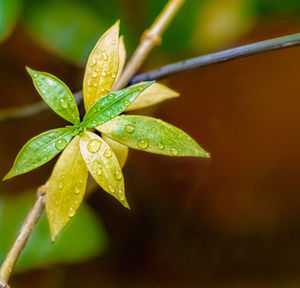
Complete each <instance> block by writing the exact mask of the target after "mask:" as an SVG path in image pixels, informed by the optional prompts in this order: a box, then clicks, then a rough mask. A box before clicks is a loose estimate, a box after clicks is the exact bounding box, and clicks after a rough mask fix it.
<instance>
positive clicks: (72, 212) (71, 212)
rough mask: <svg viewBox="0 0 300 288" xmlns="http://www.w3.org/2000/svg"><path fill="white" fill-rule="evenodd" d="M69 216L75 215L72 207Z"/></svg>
mask: <svg viewBox="0 0 300 288" xmlns="http://www.w3.org/2000/svg"><path fill="white" fill-rule="evenodd" d="M68 215H69V217H73V216H74V215H75V210H74V209H73V208H72V207H71V208H70V210H69V213H68Z"/></svg>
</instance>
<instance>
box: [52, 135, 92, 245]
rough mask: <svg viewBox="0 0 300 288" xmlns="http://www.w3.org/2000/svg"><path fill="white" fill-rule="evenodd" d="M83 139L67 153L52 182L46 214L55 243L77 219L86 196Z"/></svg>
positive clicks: (64, 153) (59, 160)
mask: <svg viewBox="0 0 300 288" xmlns="http://www.w3.org/2000/svg"><path fill="white" fill-rule="evenodd" d="M79 138H80V137H79V136H76V137H75V138H74V139H73V140H72V141H71V143H70V144H69V145H68V147H67V148H66V149H65V150H64V151H63V153H62V155H61V156H60V157H59V159H58V161H57V163H56V165H55V167H54V169H53V172H52V175H51V177H50V179H49V184H48V188H47V194H46V211H47V216H48V221H49V225H50V232H51V239H52V241H54V240H55V238H56V236H57V235H58V234H59V232H60V231H61V230H62V229H63V228H64V227H65V225H66V224H67V223H68V222H69V221H70V220H71V218H72V217H73V216H74V215H75V213H76V211H77V209H78V208H79V205H80V204H81V202H82V199H83V196H84V194H85V188H86V183H87V177H88V170H87V168H86V166H85V163H84V161H83V159H82V156H81V153H80V148H79Z"/></svg>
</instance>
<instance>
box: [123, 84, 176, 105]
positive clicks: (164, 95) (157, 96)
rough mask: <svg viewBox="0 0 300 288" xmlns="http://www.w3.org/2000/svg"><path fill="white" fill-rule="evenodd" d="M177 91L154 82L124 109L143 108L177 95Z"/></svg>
mask: <svg viewBox="0 0 300 288" xmlns="http://www.w3.org/2000/svg"><path fill="white" fill-rule="evenodd" d="M178 96H179V93H177V92H176V91H174V90H172V89H170V88H168V87H167V86H165V85H163V84H159V83H154V84H153V85H151V86H150V87H149V88H148V89H147V90H146V91H144V92H143V93H142V94H141V95H140V96H139V97H138V98H136V99H135V100H134V101H133V103H132V104H131V105H130V106H129V107H128V108H127V109H126V111H131V110H136V109H141V108H145V107H148V106H151V105H154V104H157V103H159V102H162V101H165V100H167V99H170V98H175V97H178Z"/></svg>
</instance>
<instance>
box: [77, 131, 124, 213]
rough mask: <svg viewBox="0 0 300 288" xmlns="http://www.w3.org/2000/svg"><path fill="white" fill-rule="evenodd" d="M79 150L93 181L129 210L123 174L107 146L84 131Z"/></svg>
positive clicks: (95, 136)
mask: <svg viewBox="0 0 300 288" xmlns="http://www.w3.org/2000/svg"><path fill="white" fill-rule="evenodd" d="M80 150H81V154H82V156H83V158H84V161H85V164H86V166H87V167H88V169H89V172H90V173H91V175H92V176H93V178H94V179H95V181H96V182H97V183H98V184H99V185H100V186H101V187H102V188H103V190H105V191H106V192H108V193H109V194H111V195H112V196H113V197H115V198H116V199H117V200H119V201H120V202H121V203H122V204H123V206H125V207H126V208H129V205H128V203H127V201H126V198H125V188H124V178H123V173H122V170H121V167H120V165H119V162H118V160H117V157H116V156H115V154H114V152H113V151H112V149H111V148H110V147H109V145H108V144H107V143H105V141H104V140H103V139H102V138H101V137H99V136H98V135H96V134H94V133H92V132H88V131H85V132H84V133H83V134H82V135H81V138H80Z"/></svg>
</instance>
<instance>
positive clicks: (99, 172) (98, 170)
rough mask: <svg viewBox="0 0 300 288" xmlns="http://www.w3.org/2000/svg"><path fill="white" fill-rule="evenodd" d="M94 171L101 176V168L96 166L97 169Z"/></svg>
mask: <svg viewBox="0 0 300 288" xmlns="http://www.w3.org/2000/svg"><path fill="white" fill-rule="evenodd" d="M96 173H97V175H98V176H101V174H102V170H101V169H100V168H98V169H97V171H96Z"/></svg>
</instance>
